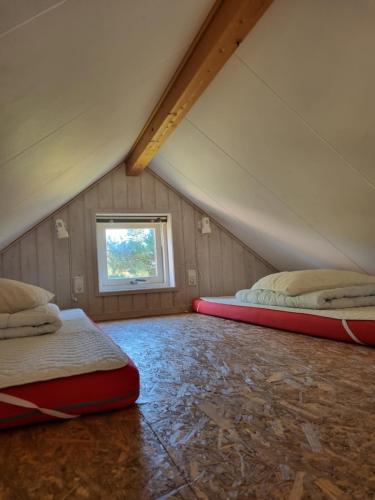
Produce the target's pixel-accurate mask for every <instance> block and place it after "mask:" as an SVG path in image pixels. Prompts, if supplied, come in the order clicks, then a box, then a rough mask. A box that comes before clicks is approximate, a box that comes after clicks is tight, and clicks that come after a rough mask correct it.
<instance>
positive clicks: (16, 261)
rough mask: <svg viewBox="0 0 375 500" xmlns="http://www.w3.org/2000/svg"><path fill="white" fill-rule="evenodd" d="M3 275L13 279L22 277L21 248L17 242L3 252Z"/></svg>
mask: <svg viewBox="0 0 375 500" xmlns="http://www.w3.org/2000/svg"><path fill="white" fill-rule="evenodd" d="M3 275H4V278H10V279H12V280H20V279H21V250H20V243H19V242H17V243H15V244H14V245H12V246H11V247H9V248H8V249H7V250H6V251H5V252H4V253H3Z"/></svg>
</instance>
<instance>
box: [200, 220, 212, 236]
mask: <svg viewBox="0 0 375 500" xmlns="http://www.w3.org/2000/svg"><path fill="white" fill-rule="evenodd" d="M209 233H211V226H210V218H209V217H202V234H209Z"/></svg>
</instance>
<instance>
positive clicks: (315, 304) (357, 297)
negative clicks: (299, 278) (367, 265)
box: [236, 285, 375, 309]
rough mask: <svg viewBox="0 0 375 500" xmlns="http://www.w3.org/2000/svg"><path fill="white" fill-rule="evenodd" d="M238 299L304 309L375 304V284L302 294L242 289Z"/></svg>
mask: <svg viewBox="0 0 375 500" xmlns="http://www.w3.org/2000/svg"><path fill="white" fill-rule="evenodd" d="M236 299H237V300H239V301H241V302H245V303H249V304H261V305H266V306H267V305H268V306H279V307H294V308H303V309H345V308H348V307H362V306H374V305H375V285H362V286H352V287H343V288H334V289H331V290H319V291H316V292H310V293H302V294H300V295H294V296H290V295H284V294H283V293H278V292H274V291H273V290H252V289H249V290H248V289H247V290H240V291H239V292H237V293H236Z"/></svg>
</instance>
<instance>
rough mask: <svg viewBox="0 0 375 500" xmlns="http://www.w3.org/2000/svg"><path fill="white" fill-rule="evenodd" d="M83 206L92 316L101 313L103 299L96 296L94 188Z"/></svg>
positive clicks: (86, 197)
mask: <svg viewBox="0 0 375 500" xmlns="http://www.w3.org/2000/svg"><path fill="white" fill-rule="evenodd" d="M84 205H85V215H84V223H85V233H84V234H85V240H86V245H85V252H86V277H87V279H86V281H87V290H88V296H89V304H88V309H89V312H90V313H92V314H102V313H103V297H99V296H97V282H96V276H97V272H98V271H97V263H96V259H95V255H96V250H95V245H96V233H95V226H94V221H93V217H94V215H93V211H94V210H97V209H98V196H97V191H96V186H94V187H92V188H91V189H89V190H88V191H86V193H85V194H84Z"/></svg>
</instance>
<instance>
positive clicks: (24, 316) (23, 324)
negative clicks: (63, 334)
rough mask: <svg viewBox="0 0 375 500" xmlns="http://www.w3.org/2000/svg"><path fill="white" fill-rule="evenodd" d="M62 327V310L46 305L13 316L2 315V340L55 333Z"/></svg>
mask: <svg viewBox="0 0 375 500" xmlns="http://www.w3.org/2000/svg"><path fill="white" fill-rule="evenodd" d="M61 326H62V321H61V319H60V309H59V308H58V307H57V305H56V304H45V305H43V306H38V307H34V308H33V309H27V310H26V311H19V312H16V313H12V314H9V313H0V339H11V338H15V337H28V336H34V335H43V334H45V333H54V332H56V331H57V330H58V329H59V328H60V327H61Z"/></svg>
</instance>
